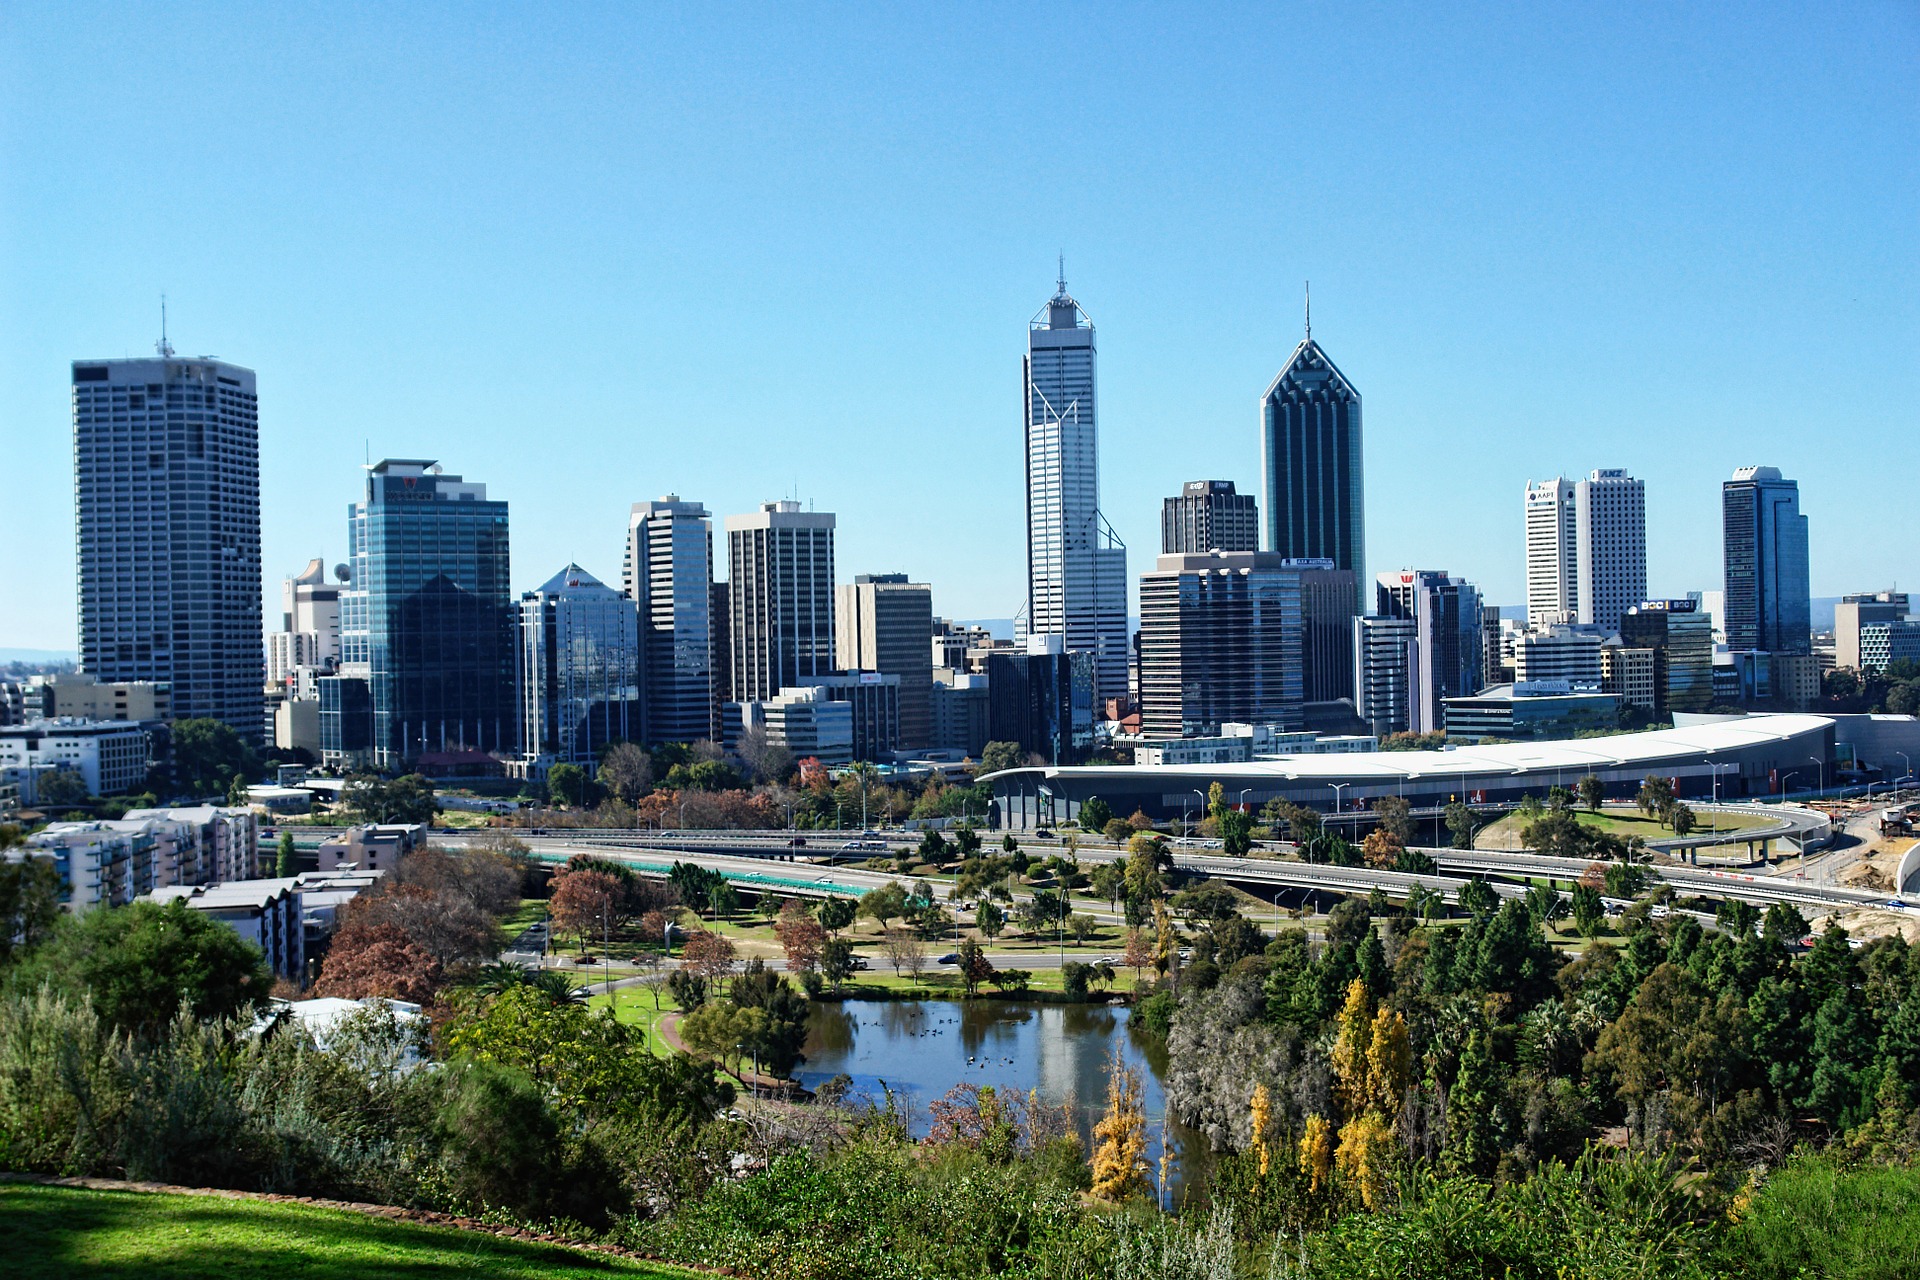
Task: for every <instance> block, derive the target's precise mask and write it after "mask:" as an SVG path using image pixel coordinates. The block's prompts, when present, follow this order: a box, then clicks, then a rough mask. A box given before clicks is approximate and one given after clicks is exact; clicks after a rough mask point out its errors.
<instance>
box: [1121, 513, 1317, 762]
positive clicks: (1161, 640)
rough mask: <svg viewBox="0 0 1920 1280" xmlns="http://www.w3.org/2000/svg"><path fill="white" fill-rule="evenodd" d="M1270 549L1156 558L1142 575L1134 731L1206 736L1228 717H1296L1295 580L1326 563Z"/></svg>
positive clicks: (1298, 592) (1299, 606)
mask: <svg viewBox="0 0 1920 1280" xmlns="http://www.w3.org/2000/svg"><path fill="white" fill-rule="evenodd" d="M1331 568H1332V566H1331V565H1330V564H1328V563H1327V562H1326V561H1324V560H1309V561H1304V562H1303V561H1296V560H1288V559H1286V558H1285V557H1283V556H1276V555H1274V554H1272V553H1271V552H1261V551H1232V552H1219V551H1216V552H1210V553H1204V554H1198V555H1168V556H1161V557H1160V560H1159V565H1158V567H1157V568H1156V569H1155V571H1154V572H1152V573H1145V574H1142V575H1141V576H1140V713H1141V730H1142V732H1144V733H1145V734H1146V735H1147V736H1148V737H1153V738H1182V737H1187V738H1191V737H1206V736H1209V735H1213V734H1217V733H1219V732H1220V726H1221V725H1222V724H1224V723H1227V722H1241V723H1248V724H1277V725H1281V726H1284V727H1285V728H1288V729H1295V728H1298V727H1299V726H1300V724H1301V722H1302V718H1303V717H1302V712H1301V704H1302V703H1304V702H1305V701H1306V683H1305V679H1304V677H1305V668H1306V663H1305V661H1304V658H1305V649H1306V635H1305V626H1304V619H1303V598H1302V597H1303V595H1304V592H1303V587H1302V581H1301V580H1302V577H1303V575H1304V574H1305V572H1306V571H1308V570H1319V569H1328V570H1330V569H1331Z"/></svg>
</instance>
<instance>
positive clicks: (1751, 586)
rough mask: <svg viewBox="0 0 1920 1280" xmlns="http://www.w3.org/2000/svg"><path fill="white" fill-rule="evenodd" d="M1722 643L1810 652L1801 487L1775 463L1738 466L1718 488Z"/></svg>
mask: <svg viewBox="0 0 1920 1280" xmlns="http://www.w3.org/2000/svg"><path fill="white" fill-rule="evenodd" d="M1720 511H1721V518H1722V526H1723V532H1724V535H1725V545H1724V550H1725V557H1726V560H1725V563H1726V589H1727V600H1726V609H1727V614H1726V621H1725V626H1726V632H1727V647H1728V648H1729V649H1732V650H1734V651H1735V652H1736V653H1737V652H1741V651H1745V650H1761V651H1763V652H1766V653H1809V652H1811V651H1812V648H1813V625H1812V623H1813V619H1812V613H1813V602H1812V600H1811V598H1810V597H1811V594H1812V590H1811V587H1810V586H1809V582H1808V570H1807V518H1806V517H1805V516H1803V515H1801V514H1800V486H1799V485H1798V484H1797V483H1796V482H1794V481H1792V480H1787V479H1784V478H1782V477H1781V475H1780V470H1779V468H1778V467H1742V468H1740V469H1739V470H1738V471H1736V472H1734V473H1733V479H1731V480H1728V481H1726V482H1725V483H1724V484H1722V485H1721V487H1720Z"/></svg>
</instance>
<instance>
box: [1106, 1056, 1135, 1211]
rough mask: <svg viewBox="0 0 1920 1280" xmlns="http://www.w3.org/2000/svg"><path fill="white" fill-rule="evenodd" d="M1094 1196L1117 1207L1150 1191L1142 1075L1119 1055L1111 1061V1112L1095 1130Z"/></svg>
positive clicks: (1108, 1092)
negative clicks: (1147, 1174) (1141, 1099)
mask: <svg viewBox="0 0 1920 1280" xmlns="http://www.w3.org/2000/svg"><path fill="white" fill-rule="evenodd" d="M1093 1138H1094V1148H1093V1195H1094V1197H1095V1198H1096V1199H1100V1200H1106V1201H1109V1202H1112V1203H1115V1204H1118V1203H1119V1202H1121V1201H1123V1200H1129V1199H1132V1198H1133V1197H1135V1196H1139V1195H1143V1194H1145V1193H1146V1191H1147V1176H1146V1163H1147V1160H1146V1157H1147V1116H1146V1111H1145V1110H1144V1108H1142V1106H1141V1104H1140V1072H1139V1071H1138V1070H1136V1069H1135V1068H1133V1067H1129V1066H1127V1065H1126V1064H1125V1063H1124V1062H1122V1061H1121V1059H1120V1055H1119V1054H1118V1053H1117V1052H1116V1053H1115V1054H1114V1055H1113V1056H1112V1057H1111V1058H1109V1059H1108V1060H1107V1110H1106V1114H1105V1115H1103V1116H1101V1117H1100V1122H1099V1123H1098V1124H1096V1125H1094V1127H1093Z"/></svg>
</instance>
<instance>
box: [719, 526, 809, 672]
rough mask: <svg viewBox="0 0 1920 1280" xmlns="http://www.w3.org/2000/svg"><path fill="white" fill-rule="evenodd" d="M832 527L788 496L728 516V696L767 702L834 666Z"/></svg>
mask: <svg viewBox="0 0 1920 1280" xmlns="http://www.w3.org/2000/svg"><path fill="white" fill-rule="evenodd" d="M833 526H834V519H833V516H832V515H831V514H829V513H827V512H824V511H817V512H816V511H802V510H801V509H800V504H799V503H798V502H793V501H790V500H782V501H779V502H763V503H761V504H760V509H759V510H758V511H756V512H754V513H753V514H751V515H742V516H728V517H727V593H728V602H727V612H728V615H729V616H728V623H729V626H730V628H731V631H732V641H731V644H730V645H729V649H730V652H731V656H732V660H733V674H732V678H731V679H730V681H729V687H730V689H731V691H732V692H731V701H734V702H742V703H745V702H765V701H767V700H769V699H771V698H774V697H777V696H779V694H780V692H781V690H783V689H789V688H795V687H797V686H800V685H804V684H807V683H809V682H810V681H811V680H812V679H813V678H815V677H820V676H830V675H833V674H834V673H835V667H834V665H833V659H834V640H833V635H834V617H833V604H834V600H833V585H834V584H833Z"/></svg>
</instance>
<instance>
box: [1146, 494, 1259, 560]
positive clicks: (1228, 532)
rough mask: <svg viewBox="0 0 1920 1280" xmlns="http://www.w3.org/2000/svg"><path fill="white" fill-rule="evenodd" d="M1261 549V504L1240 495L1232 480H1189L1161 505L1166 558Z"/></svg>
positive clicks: (1246, 495)
mask: <svg viewBox="0 0 1920 1280" xmlns="http://www.w3.org/2000/svg"><path fill="white" fill-rule="evenodd" d="M1259 549H1260V511H1259V503H1257V502H1255V501H1254V498H1253V495H1252V494H1250V493H1239V492H1236V491H1235V489H1234V484H1233V481H1231V480H1189V481H1187V483H1185V484H1183V485H1181V486H1180V495H1179V496H1178V497H1175V498H1168V499H1167V500H1166V501H1165V502H1163V503H1162V504H1161V506H1160V554H1161V555H1163V556H1191V555H1205V554H1206V553H1207V552H1209V551H1258V550H1259Z"/></svg>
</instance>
